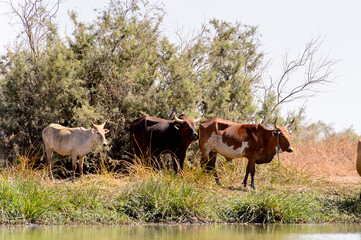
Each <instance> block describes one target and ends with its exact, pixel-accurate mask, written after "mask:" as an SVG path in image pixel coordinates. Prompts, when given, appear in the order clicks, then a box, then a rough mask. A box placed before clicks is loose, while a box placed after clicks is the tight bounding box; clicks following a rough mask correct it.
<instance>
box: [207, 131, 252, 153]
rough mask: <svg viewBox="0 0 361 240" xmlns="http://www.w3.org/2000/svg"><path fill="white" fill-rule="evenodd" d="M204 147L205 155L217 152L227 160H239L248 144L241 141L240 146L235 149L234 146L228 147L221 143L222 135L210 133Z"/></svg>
mask: <svg viewBox="0 0 361 240" xmlns="http://www.w3.org/2000/svg"><path fill="white" fill-rule="evenodd" d="M204 147H205V151H206V154H207V155H208V154H209V153H210V152H211V151H217V152H218V153H219V154H221V155H223V156H224V157H227V158H239V157H242V156H243V152H244V150H245V149H246V148H247V147H248V142H246V141H243V142H242V146H241V147H240V148H236V149H235V148H234V146H229V145H227V144H226V143H224V142H223V141H222V135H218V134H216V133H212V136H211V137H210V138H209V139H208V141H207V142H206V143H205V144H204Z"/></svg>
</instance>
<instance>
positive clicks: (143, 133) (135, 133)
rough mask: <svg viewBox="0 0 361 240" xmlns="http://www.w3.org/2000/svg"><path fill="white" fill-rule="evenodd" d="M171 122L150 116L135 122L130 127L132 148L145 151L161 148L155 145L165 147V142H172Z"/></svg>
mask: <svg viewBox="0 0 361 240" xmlns="http://www.w3.org/2000/svg"><path fill="white" fill-rule="evenodd" d="M171 122H172V121H170V120H164V119H160V118H156V117H148V116H143V117H141V118H138V119H136V120H134V121H133V122H132V124H131V125H130V137H131V147H132V148H141V149H142V150H144V149H143V148H148V147H151V148H153V147H159V146H155V145H163V143H165V142H169V141H172V139H169V138H170V134H171V133H170V129H169V125H170V123H171ZM173 137H175V136H173ZM150 145H152V146H150Z"/></svg>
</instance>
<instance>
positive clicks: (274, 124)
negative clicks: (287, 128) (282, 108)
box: [273, 118, 280, 130]
mask: <svg viewBox="0 0 361 240" xmlns="http://www.w3.org/2000/svg"><path fill="white" fill-rule="evenodd" d="M273 126H274V127H275V128H276V129H277V130H280V128H279V127H278V126H277V118H276V119H275V122H274V123H273Z"/></svg>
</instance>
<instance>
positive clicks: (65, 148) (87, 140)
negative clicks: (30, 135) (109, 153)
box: [42, 123, 109, 178]
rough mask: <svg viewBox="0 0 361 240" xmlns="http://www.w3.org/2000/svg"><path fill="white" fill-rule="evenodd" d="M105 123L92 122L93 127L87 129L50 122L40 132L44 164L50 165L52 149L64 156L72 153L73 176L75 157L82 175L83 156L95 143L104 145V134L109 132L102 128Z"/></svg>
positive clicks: (105, 142)
mask: <svg viewBox="0 0 361 240" xmlns="http://www.w3.org/2000/svg"><path fill="white" fill-rule="evenodd" d="M104 125H105V123H103V124H101V125H95V124H93V128H92V129H90V130H88V129H85V128H83V127H77V128H68V127H64V126H61V125H59V124H55V123H52V124H50V125H49V126H47V127H46V128H44V130H43V132H42V136H43V141H44V146H45V154H46V166H47V167H48V166H49V167H50V171H51V157H52V155H53V151H55V152H57V153H59V154H61V155H63V156H65V155H72V169H73V178H75V170H76V159H77V157H79V170H80V174H81V176H83V163H84V156H85V155H86V154H88V153H89V152H90V151H91V150H92V149H93V148H94V147H95V146H96V145H100V146H106V145H107V141H106V139H105V134H107V133H108V132H109V130H108V129H104Z"/></svg>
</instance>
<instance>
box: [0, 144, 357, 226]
mask: <svg viewBox="0 0 361 240" xmlns="http://www.w3.org/2000/svg"><path fill="white" fill-rule="evenodd" d="M298 152H302V151H301V150H298ZM284 156H287V155H284ZM287 161H289V159H285V160H283V162H282V164H281V165H279V164H278V161H277V160H275V161H273V162H272V163H271V164H267V165H260V166H258V167H257V170H256V178H255V183H256V187H257V189H256V190H251V189H249V188H242V187H240V186H241V182H242V178H243V176H244V167H245V161H242V160H237V161H234V162H232V163H223V164H220V165H219V172H220V177H221V181H222V183H223V185H224V186H219V185H217V184H216V183H215V182H214V180H213V177H212V176H211V175H207V174H204V173H203V172H202V170H201V169H200V168H199V167H195V168H193V169H191V168H189V167H188V168H187V169H186V170H185V171H184V174H183V175H182V176H180V175H174V174H173V173H172V172H168V171H162V172H157V171H153V170H150V169H147V168H144V167H142V166H139V165H137V166H133V167H132V169H131V170H132V171H131V173H130V174H128V175H118V174H115V173H104V174H101V175H85V176H84V177H83V178H81V179H77V180H75V181H69V180H55V181H52V180H51V179H49V178H48V177H46V175H44V172H43V171H41V170H28V168H27V167H24V166H23V167H21V166H20V165H19V166H17V167H14V168H11V169H7V170H3V171H2V174H1V175H0V223H1V224H28V223H35V224H129V223H244V222H250V223H266V222H267V223H268V222H271V223H274V222H282V223H320V222H361V220H360V219H361V202H360V200H359V193H360V189H359V184H357V182H354V183H350V182H345V181H333V180H330V179H329V178H327V177H324V176H315V175H313V174H310V173H308V172H306V171H304V170H302V169H296V168H293V167H291V166H290V165H287V164H286V163H287ZM303 169H304V167H303Z"/></svg>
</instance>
